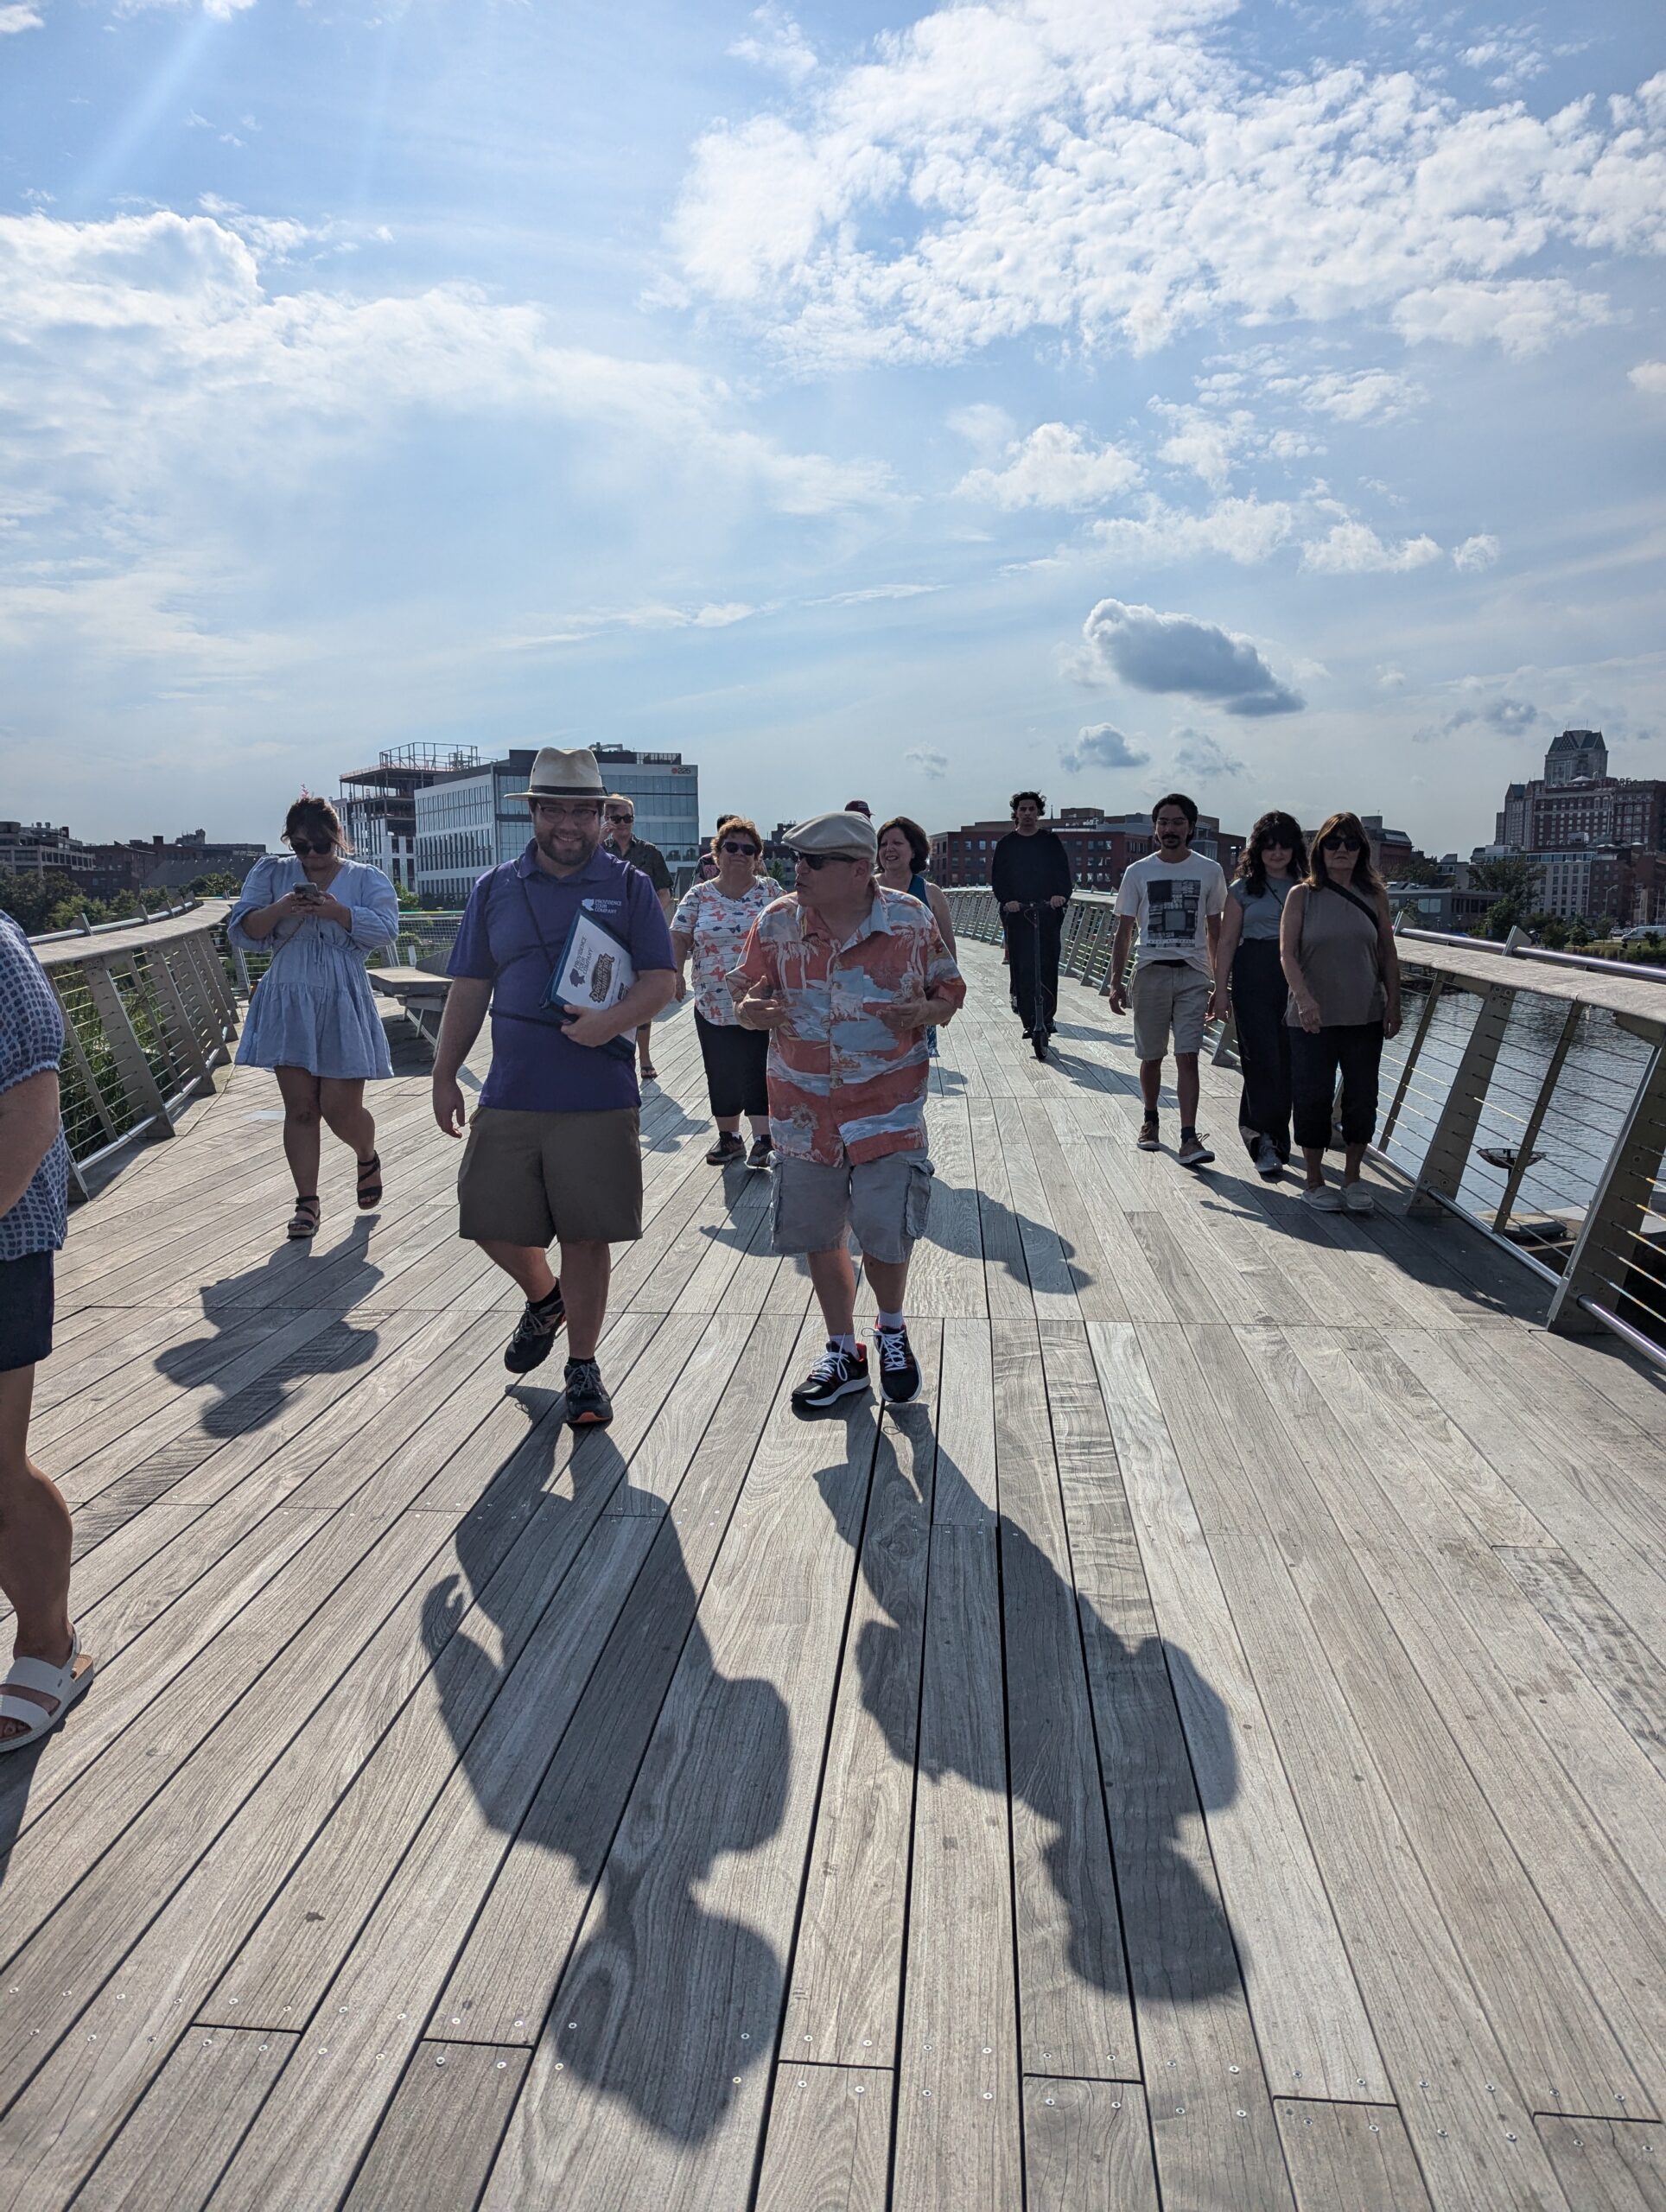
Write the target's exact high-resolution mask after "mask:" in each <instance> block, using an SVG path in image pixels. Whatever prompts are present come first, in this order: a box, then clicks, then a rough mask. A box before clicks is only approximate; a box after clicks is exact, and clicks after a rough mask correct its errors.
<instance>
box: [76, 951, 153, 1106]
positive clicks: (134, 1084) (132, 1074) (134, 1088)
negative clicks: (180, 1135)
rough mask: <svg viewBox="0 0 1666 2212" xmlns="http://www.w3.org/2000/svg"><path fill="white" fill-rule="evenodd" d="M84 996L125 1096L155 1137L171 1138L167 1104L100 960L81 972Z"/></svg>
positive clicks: (120, 1000) (119, 996)
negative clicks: (112, 1057) (150, 1123)
mask: <svg viewBox="0 0 1666 2212" xmlns="http://www.w3.org/2000/svg"><path fill="white" fill-rule="evenodd" d="M84 972H85V974H86V988H87V995H88V996H89V997H90V998H91V999H92V1004H93V1006H94V1007H95V1009H96V1010H97V1013H98V1016H99V1020H100V1021H101V1022H102V1023H103V1025H104V1033H105V1036H106V1037H107V1038H108V1039H109V1040H110V1049H111V1052H113V1053H114V1055H115V1058H116V1065H117V1067H118V1070H119V1071H120V1072H121V1078H122V1084H123V1086H124V1089H125V1090H127V1092H128V1094H129V1096H130V1097H132V1098H134V1099H136V1100H137V1102H138V1103H139V1104H140V1105H141V1106H142V1108H143V1110H144V1112H145V1114H147V1115H149V1116H150V1117H151V1118H152V1119H153V1120H154V1121H155V1122H156V1127H157V1134H158V1135H161V1136H168V1137H171V1136H172V1135H173V1134H174V1124H173V1122H171V1121H170V1120H169V1116H168V1102H167V1100H166V1099H165V1098H164V1097H163V1096H162V1086H161V1084H159V1083H158V1082H157V1081H156V1077H155V1076H154V1075H153V1074H152V1073H151V1071H150V1063H149V1060H147V1059H146V1058H145V1057H144V1049H143V1046H141V1044H140V1043H139V1040H138V1038H137V1035H136V1034H135V1033H134V1028H133V1025H132V1023H131V1022H130V1020H128V1018H127V1008H126V1007H124V1005H123V1004H122V995H121V993H120V992H119V991H118V989H117V988H116V981H115V978H114V976H111V972H110V970H109V969H108V968H107V967H106V966H105V963H104V962H103V961H102V960H89V961H88V962H87V963H86V969H85V971H84Z"/></svg>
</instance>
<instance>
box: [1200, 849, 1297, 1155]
mask: <svg viewBox="0 0 1666 2212" xmlns="http://www.w3.org/2000/svg"><path fill="white" fill-rule="evenodd" d="M1306 873H1307V841H1306V840H1305V839H1304V838H1303V836H1302V834H1301V829H1300V824H1299V823H1297V821H1296V818H1295V817H1294V815H1293V814H1285V813H1283V812H1281V811H1280V810H1276V809H1275V810H1274V811H1273V812H1272V813H1271V814H1263V815H1262V817H1261V819H1260V821H1259V822H1257V823H1256V826H1255V828H1254V829H1252V830H1251V831H1250V842H1249V843H1248V844H1247V845H1245V847H1244V849H1243V857H1242V859H1241V860H1240V861H1239V862H1238V872H1237V875H1236V876H1235V877H1234V879H1233V880H1232V881H1231V882H1230V884H1229V885H1228V886H1227V887H1226V910H1225V912H1224V914H1223V915H1222V916H1221V936H1220V943H1219V944H1218V946H1217V948H1216V950H1215V978H1216V981H1215V1004H1214V1009H1213V1010H1214V1013H1215V1015H1216V1018H1217V1019H1218V1020H1221V1021H1224V1020H1226V1018H1227V1016H1228V1015H1229V1014H1230V1016H1231V1017H1232V1022H1233V1027H1234V1029H1235V1031H1236V1033H1237V1045H1238V1065H1239V1067H1240V1068H1241V1069H1242V1070H1243V1094H1242V1096H1240V1097H1239V1100H1238V1135H1240V1136H1241V1137H1242V1138H1243V1141H1244V1144H1245V1146H1246V1147H1247V1148H1248V1150H1249V1154H1250V1158H1251V1160H1254V1161H1255V1163H1256V1173H1257V1174H1259V1175H1261V1176H1262V1177H1263V1178H1264V1179H1265V1180H1266V1181H1268V1182H1269V1183H1271V1182H1275V1181H1276V1179H1277V1178H1278V1177H1279V1176H1280V1175H1281V1173H1283V1169H1284V1163H1285V1161H1286V1160H1288V1158H1289V1157H1290V1033H1289V1031H1288V1029H1287V1028H1286V1027H1285V1024H1284V1010H1285V1007H1286V1004H1287V1003H1288V997H1289V992H1288V987H1287V986H1286V983H1285V981H1284V971H1283V969H1282V968H1281V966H1280V964H1279V951H1278V929H1279V919H1280V917H1281V915H1282V913H1283V912H1284V901H1285V899H1287V898H1288V895H1289V893H1290V892H1291V890H1292V889H1293V887H1294V885H1295V883H1296V880H1297V879H1298V878H1299V877H1300V876H1302V875H1304V874H1306Z"/></svg>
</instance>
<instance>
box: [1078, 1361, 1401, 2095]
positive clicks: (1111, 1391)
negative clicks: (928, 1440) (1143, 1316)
mask: <svg viewBox="0 0 1666 2212" xmlns="http://www.w3.org/2000/svg"><path fill="white" fill-rule="evenodd" d="M1219 1333H1220V1331H1219V1330H1218V1328H1213V1329H1199V1330H1197V1331H1194V1332H1186V1334H1185V1335H1183V1334H1182V1332H1180V1331H1178V1330H1174V1329H1164V1328H1160V1327H1148V1326H1144V1327H1141V1328H1140V1329H1139V1330H1138V1331H1137V1332H1135V1331H1131V1330H1129V1329H1124V1328H1115V1327H1105V1326H1103V1325H1096V1326H1095V1327H1094V1328H1093V1329H1092V1330H1091V1332H1090V1335H1091V1346H1092V1351H1093V1357H1094V1360H1095V1363H1096V1365H1097V1369H1098V1371H1099V1376H1100V1382H1101V1386H1102V1388H1103V1392H1104V1397H1105V1403H1106V1406H1107V1408H1108V1409H1110V1423H1111V1428H1112V1432H1113V1433H1114V1434H1115V1436H1116V1445H1117V1459H1118V1461H1119V1464H1120V1465H1121V1467H1122V1474H1123V1480H1124V1483H1125V1484H1126V1487H1127V1491H1128V1497H1129V1504H1130V1506H1131V1508H1132V1512H1133V1519H1134V1525H1135V1530H1136V1533H1137V1535H1138V1539H1139V1543H1140V1550H1141V1558H1142V1560H1143V1562H1144V1566H1145V1573H1146V1580H1147V1585H1148V1588H1149V1590H1150V1592H1151V1599H1152V1606H1153V1610H1154V1616H1155V1618H1156V1622H1157V1625H1158V1628H1159V1630H1160V1632H1162V1633H1163V1634H1164V1635H1165V1638H1166V1641H1167V1647H1168V1671H1169V1675H1170V1679H1171V1681H1173V1686H1174V1693H1175V1697H1176V1700H1177V1703H1178V1706H1179V1709H1180V1719H1181V1723H1182V1726H1184V1727H1185V1730H1186V1738H1187V1741H1188V1743H1189V1745H1190V1746H1191V1751H1192V1766H1193V1770H1194V1772H1195V1773H1196V1775H1197V1777H1198V1782H1199V1789H1200V1791H1201V1792H1202V1794H1203V1797H1204V1802H1205V1805H1206V1806H1207V1807H1208V1808H1209V1810H1210V1814H1211V1818H1210V1821H1209V1837H1210V1844H1211V1851H1212V1854H1213V1858H1214V1862H1215V1868H1216V1872H1217V1875H1218V1878H1219V1881H1220V1885H1221V1892H1222V1896H1223V1899H1224V1904H1225V1906H1226V1909H1227V1910H1228V1912H1229V1913H1230V1916H1231V1919H1232V1923H1233V1925H1234V1928H1235V1929H1236V1930H1237V1936H1238V1942H1239V1949H1240V1955H1242V1956H1243V1958H1244V1960H1245V1965H1244V1969H1243V1971H1244V1981H1245V1987H1246V1991H1247V1993H1248V1997H1249V2002H1250V2012H1251V2015H1252V2017H1253V2018H1254V2020H1255V2024H1256V2035H1257V2037H1258V2039H1259V2042H1260V2046H1261V2050H1262V2058H1263V2061H1264V2063H1265V2064H1266V2068H1267V2071H1268V2075H1269V2079H1270V2080H1271V2082H1273V2084H1274V2085H1275V2087H1276V2086H1282V2085H1284V2084H1286V2083H1288V2082H1292V2081H1294V2079H1295V2078H1296V2077H1297V2076H1298V2075H1299V2076H1300V2079H1301V2080H1302V2081H1303V2082H1304V2083H1306V2084H1307V2085H1308V2093H1309V2094H1312V2095H1314V2096H1328V2097H1337V2098H1345V2099H1348V2100H1363V2101H1368V2102H1369V2101H1372V2100H1376V2101H1379V2102H1381V2101H1388V2099H1389V2096H1390V2094H1391V2093H1390V2091H1389V2082H1388V2076H1387V2075H1386V2074H1385V2072H1384V2070H1383V2060H1382V2056H1381V2055H1380V2053H1379V2052H1378V2050H1377V2041H1376V2037H1374V2036H1373V2034H1372V2033H1371V2029H1370V2021H1369V2019H1368V2018H1367V2016H1366V2011H1365V2005H1364V2000H1363V1999H1362V1998H1361V1997H1360V1994H1359V1987H1358V1982H1357V1981H1356V1980H1355V1977H1354V1973H1353V1968H1352V1967H1351V1965H1350V1964H1349V1961H1348V1957H1347V1952H1346V1948H1345V1945H1344V1943H1343V1941H1342V1937H1341V1934H1340V1931H1339V1929H1338V1928H1337V1925H1336V1920H1335V1916H1334V1914H1333V1913H1332V1909H1331V1905H1330V1901H1329V1899H1328V1898H1327V1897H1326V1892H1325V1885H1324V1881H1323V1878H1322V1877H1321V1876H1320V1873H1319V1868H1318V1866H1317V1865H1316V1864H1315V1863H1314V1859H1313V1848H1312V1846H1311V1844H1310V1843H1309V1841H1308V1839H1307V1831H1306V1827H1305V1826H1304V1824H1303V1821H1302V1818H1301V1814H1300V1808H1299V1807H1298V1805H1297V1803H1296V1802H1295V1798H1294V1794H1293V1793H1292V1791H1291V1789H1290V1786H1289V1780H1288V1777H1287V1775H1286V1774H1285V1771H1284V1769H1283V1766H1282V1764H1281V1762H1280V1759H1279V1757H1278V1752H1277V1747H1276V1745H1275V1741H1274V1738H1273V1732H1272V1730H1271V1728H1270V1727H1269V1725H1268V1720H1267V1716H1266V1713H1265V1712H1264V1710H1263V1708H1262V1702H1261V1698H1260V1695H1259V1694H1258V1693H1257V1690H1256V1682H1255V1677H1254V1675H1253V1673H1252V1671H1251V1669H1250V1664H1249V1662H1248V1661H1247V1660H1246V1658H1245V1656H1244V1653H1243V1645H1242V1643H1241V1642H1240V1640H1239V1637H1238V1632H1237V1624H1236V1623H1235V1622H1234V1620H1233V1618H1232V1609H1231V1606H1230V1603H1229V1601H1228V1599H1227V1597H1226V1593H1225V1592H1224V1589H1223V1588H1222V1586H1221V1582H1220V1578H1219V1575H1218V1572H1217V1569H1216V1566H1215V1561H1214V1558H1213V1555H1212V1548H1211V1543H1210V1540H1209V1535H1208V1534H1207V1533H1206V1531H1205V1527H1204V1524H1203V1522H1201V1520H1200V1519H1199V1511H1198V1507H1197V1504H1196V1503H1195V1501H1194V1499H1193V1497H1192V1491H1191V1488H1190V1485H1189V1471H1190V1469H1191V1468H1192V1466H1193V1465H1196V1464H1197V1462H1198V1459H1199V1454H1200V1452H1202V1453H1207V1452H1211V1451H1218V1440H1216V1439H1214V1438H1212V1437H1211V1438H1207V1439H1204V1440H1199V1439H1197V1438H1196V1437H1195V1436H1194V1435H1193V1434H1192V1433H1188V1428H1187V1423H1188V1419H1189V1417H1190V1416H1191V1415H1192V1413H1193V1412H1194V1410H1195V1408H1197V1407H1198V1406H1199V1404H1201V1403H1206V1402H1207V1400H1208V1397H1209V1383H1208V1376H1207V1373H1206V1371H1199V1367H1198V1366H1197V1365H1196V1364H1195V1363H1194V1362H1193V1359H1192V1355H1191V1351H1190V1349H1189V1340H1191V1339H1196V1340H1201V1341H1204V1342H1207V1341H1208V1340H1209V1339H1211V1338H1213V1337H1215V1336H1218V1334H1219ZM1177 1432H1178V1434H1177ZM1224 1541H1230V1536H1226V1537H1225V1538H1224ZM1182 1639H1184V1641H1182Z"/></svg>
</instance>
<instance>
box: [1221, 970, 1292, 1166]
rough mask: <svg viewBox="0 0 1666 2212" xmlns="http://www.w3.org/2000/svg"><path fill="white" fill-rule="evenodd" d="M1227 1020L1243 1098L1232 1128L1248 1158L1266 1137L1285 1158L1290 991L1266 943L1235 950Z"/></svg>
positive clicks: (1288, 1107)
mask: <svg viewBox="0 0 1666 2212" xmlns="http://www.w3.org/2000/svg"><path fill="white" fill-rule="evenodd" d="M1231 990H1232V1020H1233V1024H1234V1026H1235V1027H1236V1028H1237V1038H1238V1065H1239V1066H1240V1067H1241V1068H1242V1069H1243V1096H1241V1097H1240V1098H1239V1100H1238V1127H1239V1128H1240V1129H1241V1130H1242V1131H1243V1141H1244V1142H1245V1143H1246V1144H1247V1145H1248V1146H1249V1147H1250V1150H1251V1151H1252V1152H1253V1151H1254V1149H1255V1146H1256V1139H1257V1138H1258V1137H1271V1139H1272V1140H1273V1142H1274V1143H1275V1145H1276V1146H1277V1147H1278V1156H1279V1158H1280V1159H1281V1160H1288V1158H1289V1157H1290V1032H1289V1030H1288V1028H1287V1027H1286V1026H1285V1020H1284V1009H1285V1007H1286V1005H1287V1004H1288V1001H1289V996H1290V987H1289V985H1288V983H1287V982H1285V980H1284V970H1283V969H1282V968H1281V966H1280V965H1279V957H1278V946H1277V945H1276V944H1275V943H1274V941H1273V940H1272V939H1271V938H1252V939H1251V940H1250V942H1249V943H1248V944H1240V945H1239V946H1238V949H1237V953H1236V954H1235V955H1234V957H1233V960H1232V977H1231Z"/></svg>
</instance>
